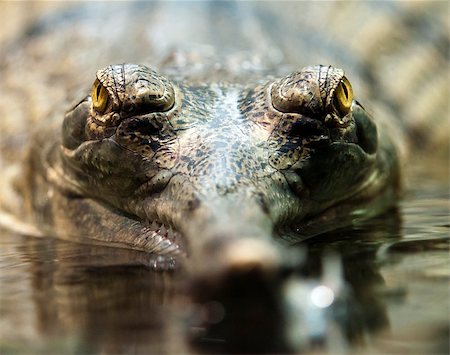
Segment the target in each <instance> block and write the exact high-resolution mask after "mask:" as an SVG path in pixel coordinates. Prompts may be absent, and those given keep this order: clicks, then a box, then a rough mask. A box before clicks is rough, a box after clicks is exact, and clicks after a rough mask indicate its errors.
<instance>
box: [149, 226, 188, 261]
mask: <svg viewBox="0 0 450 355" xmlns="http://www.w3.org/2000/svg"><path fill="white" fill-rule="evenodd" d="M142 223H143V225H144V239H145V242H144V247H145V249H146V250H147V251H148V252H150V253H154V254H158V255H161V256H181V255H187V251H186V242H185V238H184V237H183V236H182V235H181V233H180V232H178V231H176V230H174V229H173V228H172V226H167V225H165V224H164V223H161V222H158V221H156V220H153V221H149V220H144V221H143V222H142Z"/></svg>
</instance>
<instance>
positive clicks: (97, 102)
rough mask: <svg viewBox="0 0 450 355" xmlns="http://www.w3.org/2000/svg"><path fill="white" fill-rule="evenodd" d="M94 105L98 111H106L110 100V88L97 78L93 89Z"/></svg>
mask: <svg viewBox="0 0 450 355" xmlns="http://www.w3.org/2000/svg"><path fill="white" fill-rule="evenodd" d="M91 97H92V105H93V107H94V109H95V110H96V111H97V112H98V113H104V112H105V109H106V106H107V104H108V101H109V94H108V90H106V89H105V87H104V86H103V85H102V83H101V82H100V81H99V80H98V79H96V80H95V82H94V85H92V91H91Z"/></svg>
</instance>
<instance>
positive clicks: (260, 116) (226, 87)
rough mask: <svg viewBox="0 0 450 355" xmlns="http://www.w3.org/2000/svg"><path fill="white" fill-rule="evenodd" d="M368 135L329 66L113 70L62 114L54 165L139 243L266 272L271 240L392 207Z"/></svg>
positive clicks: (206, 264) (381, 160)
mask: <svg viewBox="0 0 450 355" xmlns="http://www.w3.org/2000/svg"><path fill="white" fill-rule="evenodd" d="M379 141H380V140H379V139H378V135H377V127H376V125H375V123H374V121H373V120H372V119H371V118H370V117H369V115H368V114H367V113H366V111H365V110H364V109H363V107H362V106H361V105H360V104H359V103H358V102H357V101H355V100H353V94H352V88H351V85H350V83H349V81H348V79H347V78H346V77H345V76H344V73H343V71H342V70H340V69H337V68H333V67H330V66H313V67H306V68H303V69H301V70H300V71H297V72H294V73H292V74H290V75H288V76H286V77H284V78H281V79H277V80H269V81H267V82H261V83H257V84H255V85H250V84H249V85H247V86H245V85H237V84H223V83H215V84H189V83H188V82H184V81H173V82H172V81H170V80H169V79H167V78H166V77H164V76H162V75H159V74H158V73H156V72H155V71H153V70H152V69H150V68H148V67H145V66H139V65H132V64H124V65H113V66H109V67H107V68H105V69H103V70H100V71H98V73H97V78H96V80H95V83H94V85H93V88H92V92H91V94H90V95H88V96H87V97H86V98H85V99H84V100H83V101H81V102H80V103H79V104H77V105H76V106H75V107H74V108H73V109H71V110H70V111H69V112H68V113H67V114H66V117H65V120H64V124H63V138H62V145H61V149H60V161H61V163H62V166H63V169H62V170H63V175H64V178H65V179H66V180H67V181H70V182H71V186H72V189H73V192H76V195H77V196H79V197H80V196H81V197H85V198H89V199H90V201H93V203H99V204H101V205H102V206H106V207H105V208H106V209H107V210H108V213H110V214H111V215H117V216H122V217H123V218H128V219H131V220H133V221H134V222H136V223H138V224H140V225H141V226H142V229H141V230H142V231H145V233H141V234H140V233H135V231H134V230H133V231H131V230H130V232H129V233H130V234H132V233H134V234H133V235H129V236H127V240H128V241H130V240H131V241H132V244H133V245H134V246H135V247H136V248H137V249H142V250H149V251H155V252H157V253H161V254H166V255H175V254H185V253H188V254H190V257H191V258H192V259H194V260H201V262H200V261H199V262H197V263H195V262H194V264H197V265H198V267H202V268H211V269H213V268H215V267H219V268H220V267H221V265H223V264H224V263H225V264H227V265H232V267H237V268H242V267H244V268H246V267H248V266H252V267H253V266H255V265H259V266H261V267H264V268H265V267H270V266H271V265H274V264H276V263H277V260H279V259H280V257H281V255H280V253H279V251H278V249H277V248H275V247H273V244H274V241H275V240H277V239H278V240H280V239H281V240H283V239H284V240H286V239H288V240H301V239H302V238H305V237H308V236H312V235H314V234H317V233H320V232H323V231H326V230H328V229H330V228H331V226H333V227H335V226H336V225H340V224H342V223H349V222H351V221H352V220H353V219H354V218H357V217H358V216H361V215H367V214H368V213H369V214H370V213H375V212H379V211H380V209H381V208H385V207H386V204H389V203H391V197H392V194H393V191H394V189H395V186H394V185H395V181H394V180H395V178H394V177H395V175H396V173H395V172H393V171H392V170H393V168H392V167H393V166H394V165H395V159H394V157H393V155H392V151H391V150H390V149H391V148H390V147H388V144H386V143H381V142H379ZM98 218H99V219H101V218H104V216H98ZM108 218H109V217H108ZM99 223H101V222H99ZM104 226H106V224H104ZM117 238H118V240H116V242H118V243H119V244H120V242H121V240H120V238H123V236H120V235H119V234H118V237H117ZM200 264H201V266H199V265H200Z"/></svg>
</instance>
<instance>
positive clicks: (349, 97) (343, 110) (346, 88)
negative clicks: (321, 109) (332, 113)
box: [333, 76, 353, 117]
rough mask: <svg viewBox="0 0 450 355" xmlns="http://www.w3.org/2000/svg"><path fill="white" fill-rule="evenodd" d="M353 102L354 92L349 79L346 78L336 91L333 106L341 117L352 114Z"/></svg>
mask: <svg viewBox="0 0 450 355" xmlns="http://www.w3.org/2000/svg"><path fill="white" fill-rule="evenodd" d="M352 101H353V90H352V86H351V85H350V82H349V81H348V79H347V78H346V77H345V76H344V77H343V78H342V79H341V82H340V83H339V85H338V86H337V88H336V90H335V91H334V98H333V106H334V108H335V110H336V112H337V113H338V114H339V116H340V117H344V116H346V115H347V114H348V113H349V112H350V108H351V107H352Z"/></svg>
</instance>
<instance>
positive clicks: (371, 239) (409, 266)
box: [0, 162, 450, 354]
mask: <svg viewBox="0 0 450 355" xmlns="http://www.w3.org/2000/svg"><path fill="white" fill-rule="evenodd" d="M410 170H411V171H410V172H409V175H410V178H409V179H408V185H407V186H408V187H407V190H406V192H405V198H404V199H403V201H401V202H400V203H399V206H398V208H396V209H393V210H391V211H389V212H387V213H386V214H384V215H383V216H380V217H377V218H375V219H372V220H369V221H366V222H364V223H362V224H360V225H357V226H353V227H351V228H346V229H342V230H339V231H335V232H333V233H327V234H325V235H322V236H319V237H317V238H314V239H311V240H310V241H308V242H307V243H304V244H303V246H302V247H301V250H302V252H301V253H300V251H299V258H300V255H301V254H302V255H304V254H305V252H304V250H305V249H306V250H307V251H306V257H304V259H302V260H303V261H302V262H301V265H300V266H299V271H298V272H297V273H296V274H295V276H294V279H295V282H296V285H297V286H299V285H300V286H299V287H300V289H302V290H306V292H304V294H303V296H301V295H300V296H297V298H296V299H295V300H294V303H295V304H294V306H293V308H292V305H291V308H289V311H288V313H290V315H289V316H286V314H284V315H283V314H282V315H281V316H280V318H275V317H278V315H277V316H276V315H275V313H273V314H272V316H271V313H270V312H271V310H268V309H260V310H258V311H259V312H268V315H269V316H268V318H267V317H266V318H264V319H266V321H267V322H272V323H273V325H274V328H270V327H269V328H264V327H263V328H260V327H258V326H257V325H256V326H255V328H254V333H256V334H251V333H252V329H251V328H252V327H249V329H250V330H249V334H250V335H248V336H247V337H246V339H260V345H261V346H257V344H255V343H250V344H248V343H247V344H244V343H242V341H241V340H238V341H236V339H231V338H226V337H224V334H234V333H233V332H232V333H230V332H228V333H227V332H225V333H224V332H223V329H239V327H240V326H243V324H244V323H242V322H243V320H242V319H241V320H238V321H239V323H237V324H234V323H233V322H236V319H238V318H239V317H237V318H236V316H234V317H233V316H229V317H226V316H225V317H224V316H223V314H222V313H224V314H225V315H226V313H227V311H229V312H230V313H231V312H232V310H231V308H233V309H235V308H236V307H237V308H236V309H239V302H244V301H243V300H242V297H241V296H242V295H236V297H235V298H232V302H235V304H229V305H228V306H226V307H225V308H224V307H223V305H220V304H219V305H218V307H219V313H220V314H221V316H220V318H219V319H218V320H216V321H215V322H213V323H215V324H213V325H212V329H205V328H202V327H201V326H200V327H199V326H198V325H196V323H195V321H194V322H193V321H192V319H193V317H194V318H195V312H193V310H195V309H196V307H197V308H198V305H193V304H191V303H190V302H189V301H188V300H187V299H186V297H184V296H183V294H184V293H183V288H182V282H181V280H182V279H183V277H182V275H178V274H177V273H160V272H155V271H153V270H152V267H151V264H152V260H151V257H149V256H148V255H146V254H144V253H139V252H132V251H127V250H121V249H115V248H107V247H99V246H87V245H81V244H73V243H69V242H63V241H57V240H54V239H40V238H31V237H26V236H20V235H15V234H11V233H9V232H7V231H4V230H3V231H2V232H1V233H2V234H1V239H0V243H1V244H0V248H1V255H0V268H1V269H0V281H1V291H0V292H1V293H0V297H1V304H0V311H1V321H0V333H1V334H0V349H1V353H2V354H3V353H45V354H60V353H66V354H70V353H83V354H84V353H127V354H129V353H172V354H173V353H179V352H208V353H209V352H223V351H235V352H241V351H252V349H253V351H255V350H257V351H269V352H270V351H271V349H272V350H274V351H285V350H288V349H291V350H292V349H294V350H295V349H297V350H298V351H306V352H308V351H314V352H320V353H322V352H323V353H327V352H333V353H335V352H336V351H338V352H339V351H340V352H349V351H353V352H354V353H361V352H363V351H365V352H367V353H372V352H374V353H380V352H382V353H392V352H408V353H418V354H419V353H448V341H449V337H448V314H449V284H448V278H449V270H450V268H449V253H448V246H449V245H448V241H449V239H448V236H449V234H448V233H449V202H448V201H449V190H448V181H449V180H448V166H447V164H446V163H445V164H425V163H424V162H423V163H421V164H420V165H416V166H415V167H414V168H413V169H410ZM331 259H332V260H333V261H332V262H333V263H334V264H333V265H334V267H336V268H338V269H341V270H342V272H341V271H339V272H337V273H335V274H334V279H335V280H334V281H332V282H337V283H340V284H341V285H343V286H342V287H344V290H345V292H344V293H343V296H342V295H341V301H340V302H341V303H340V304H338V303H337V302H334V303H335V304H334V305H333V304H332V305H331V306H330V307H329V309H330V310H332V312H331V313H330V312H329V313H326V312H325V313H324V311H323V309H319V308H314V307H312V308H311V307H310V308H305V307H306V306H305V305H306V304H307V303H308V302H309V299H308V297H309V293H308V292H309V291H308V290H311V289H312V288H311V287H312V286H311V287H310V286H308V285H312V284H320V283H323V282H324V281H323V280H324V274H325V273H326V272H329V271H326V270H325V269H326V268H327V266H326V265H327V263H329V262H330V260H331ZM327 260H328V261H327ZM333 265H332V268H333ZM332 276H333V275H332ZM297 286H296V287H297ZM297 288H298V287H297ZM286 290H287V289H286V287H285V286H280V291H279V292H278V293H276V295H277V297H278V298H279V300H278V301H279V302H280V304H284V303H286V302H287V299H288V297H287V295H286V292H287V291H286ZM233 297H234V296H233ZM252 297H255V296H252ZM261 297H263V296H261ZM303 298H304V299H303ZM254 299H256V298H254ZM291 301H292V299H291ZM249 304H250V307H252V305H253V306H254V307H256V306H255V305H256V304H258V302H251V303H249ZM216 306H217V305H216ZM235 306H236V307H235ZM221 307H222V308H221ZM246 307H247V306H246ZM227 308H228V309H227ZM247 308H248V307H247ZM296 310H297V311H296ZM295 312H303V313H301V314H302V316H303V317H309V318H311V319H316V320H318V321H317V322H318V323H317V322H316V323H317V324H319V326H314V325H312V323H308V322H306V321H305V319H301V317H296V314H295ZM305 312H306V313H305ZM285 313H286V312H285ZM193 314H194V316H193ZM324 314H325V316H324ZM297 315H298V314H297ZM197 316H198V315H197ZM271 317H272V318H271ZM309 318H308V319H309ZM227 322H228V323H227ZM230 322H231V323H230ZM320 322H322V323H320ZM200 323H201V322H200ZM317 324H316V325H317ZM320 324H322V325H320ZM217 325H219V327H217ZM203 326H204V324H203ZM314 327H316V328H314ZM313 328H314V329H313ZM217 329H219V330H217ZM259 329H265V330H264V331H269V332H270V329H277V335H276V336H274V337H273V338H269V337H267V334H263V335H264V337H261V334H258V331H260V330H259ZM268 329H269V330H268ZM221 330H222V331H221ZM280 333H281V334H280ZM192 334H195V335H197V338H196V339H197V341H196V342H192V341H189V339H191V338H190V337H189V336H192ZM199 334H200V335H199ZM275 339H276V340H275ZM255 341H257V340H255ZM286 344H287V345H286Z"/></svg>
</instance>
